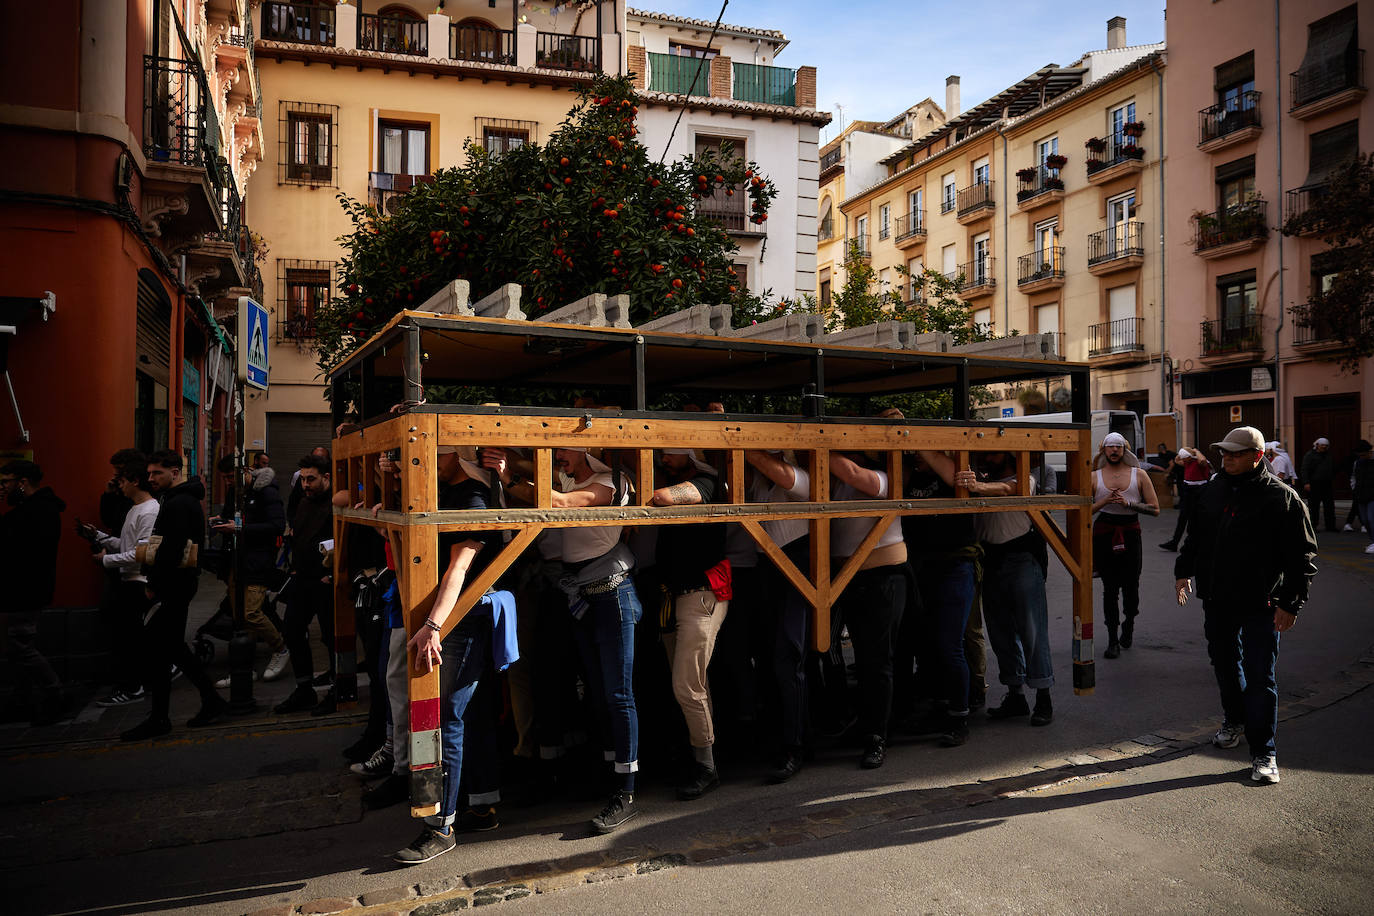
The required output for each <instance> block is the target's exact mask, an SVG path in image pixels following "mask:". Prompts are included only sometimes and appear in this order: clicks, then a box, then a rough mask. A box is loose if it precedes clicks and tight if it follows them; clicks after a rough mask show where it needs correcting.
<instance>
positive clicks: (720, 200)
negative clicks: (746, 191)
mask: <svg viewBox="0 0 1374 916" xmlns="http://www.w3.org/2000/svg"><path fill="white" fill-rule="evenodd" d="M745 199H746V196H745V195H743V194H738V193H737V194H735V196H734V197H726V196H725V195H724V194H714V195H712V196H711V197H707V198H703V199H702V200H699V201H697V203H696V211H697V215H698V216H700V217H701V218H703V219H709V220H711V221H713V222H715V223H719V224H720V228H722V229H724V230H726V231H727V232H744V231H746V230H747V229H748V228H749V219H748V217H747V216H746V207H747V205H746V203H745Z"/></svg>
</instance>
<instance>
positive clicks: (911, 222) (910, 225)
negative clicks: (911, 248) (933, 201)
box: [893, 210, 926, 242]
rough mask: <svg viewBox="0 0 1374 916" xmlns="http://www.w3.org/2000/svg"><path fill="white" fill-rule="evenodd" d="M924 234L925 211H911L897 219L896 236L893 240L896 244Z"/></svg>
mask: <svg viewBox="0 0 1374 916" xmlns="http://www.w3.org/2000/svg"><path fill="white" fill-rule="evenodd" d="M925 234H926V211H924V210H912V211H910V212H909V213H903V214H902V215H901V216H899V217H897V226H896V236H895V238H894V239H893V240H894V241H897V242H902V241H906V240H907V239H909V238H912V237H913V236H921V235H925Z"/></svg>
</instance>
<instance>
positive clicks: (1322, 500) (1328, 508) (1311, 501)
mask: <svg viewBox="0 0 1374 916" xmlns="http://www.w3.org/2000/svg"><path fill="white" fill-rule="evenodd" d="M1310 486H1311V488H1312V489H1310V490H1307V491H1306V493H1305V494H1304V496H1305V498H1306V499H1307V514H1308V515H1310V516H1312V527H1313V528H1315V527H1317V516H1318V515H1319V514H1320V513H1319V511H1318V510H1321V511H1322V512H1325V513H1326V530H1327V531H1339V530H1340V526H1339V525H1337V524H1336V495H1335V493H1334V491H1333V490H1332V489H1331V481H1329V480H1328V481H1325V482H1323V483H1314V484H1310Z"/></svg>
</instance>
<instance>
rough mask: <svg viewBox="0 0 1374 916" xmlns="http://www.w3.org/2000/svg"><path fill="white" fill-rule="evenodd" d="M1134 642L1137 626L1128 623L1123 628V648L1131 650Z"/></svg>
mask: <svg viewBox="0 0 1374 916" xmlns="http://www.w3.org/2000/svg"><path fill="white" fill-rule="evenodd" d="M1133 642H1135V624H1134V623H1130V622H1127V624H1126V625H1125V626H1123V627H1122V628H1121V648H1123V649H1129V648H1130V647H1131V643H1133Z"/></svg>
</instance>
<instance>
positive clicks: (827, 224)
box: [816, 216, 835, 242]
mask: <svg viewBox="0 0 1374 916" xmlns="http://www.w3.org/2000/svg"><path fill="white" fill-rule="evenodd" d="M834 237H835V220H834V219H833V218H832V217H829V216H827V217H826V218H825V219H823V220H821V224H820V227H819V228H818V229H817V230H816V239H817V241H821V242H828V241H830V240H831V239H833V238H834Z"/></svg>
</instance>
